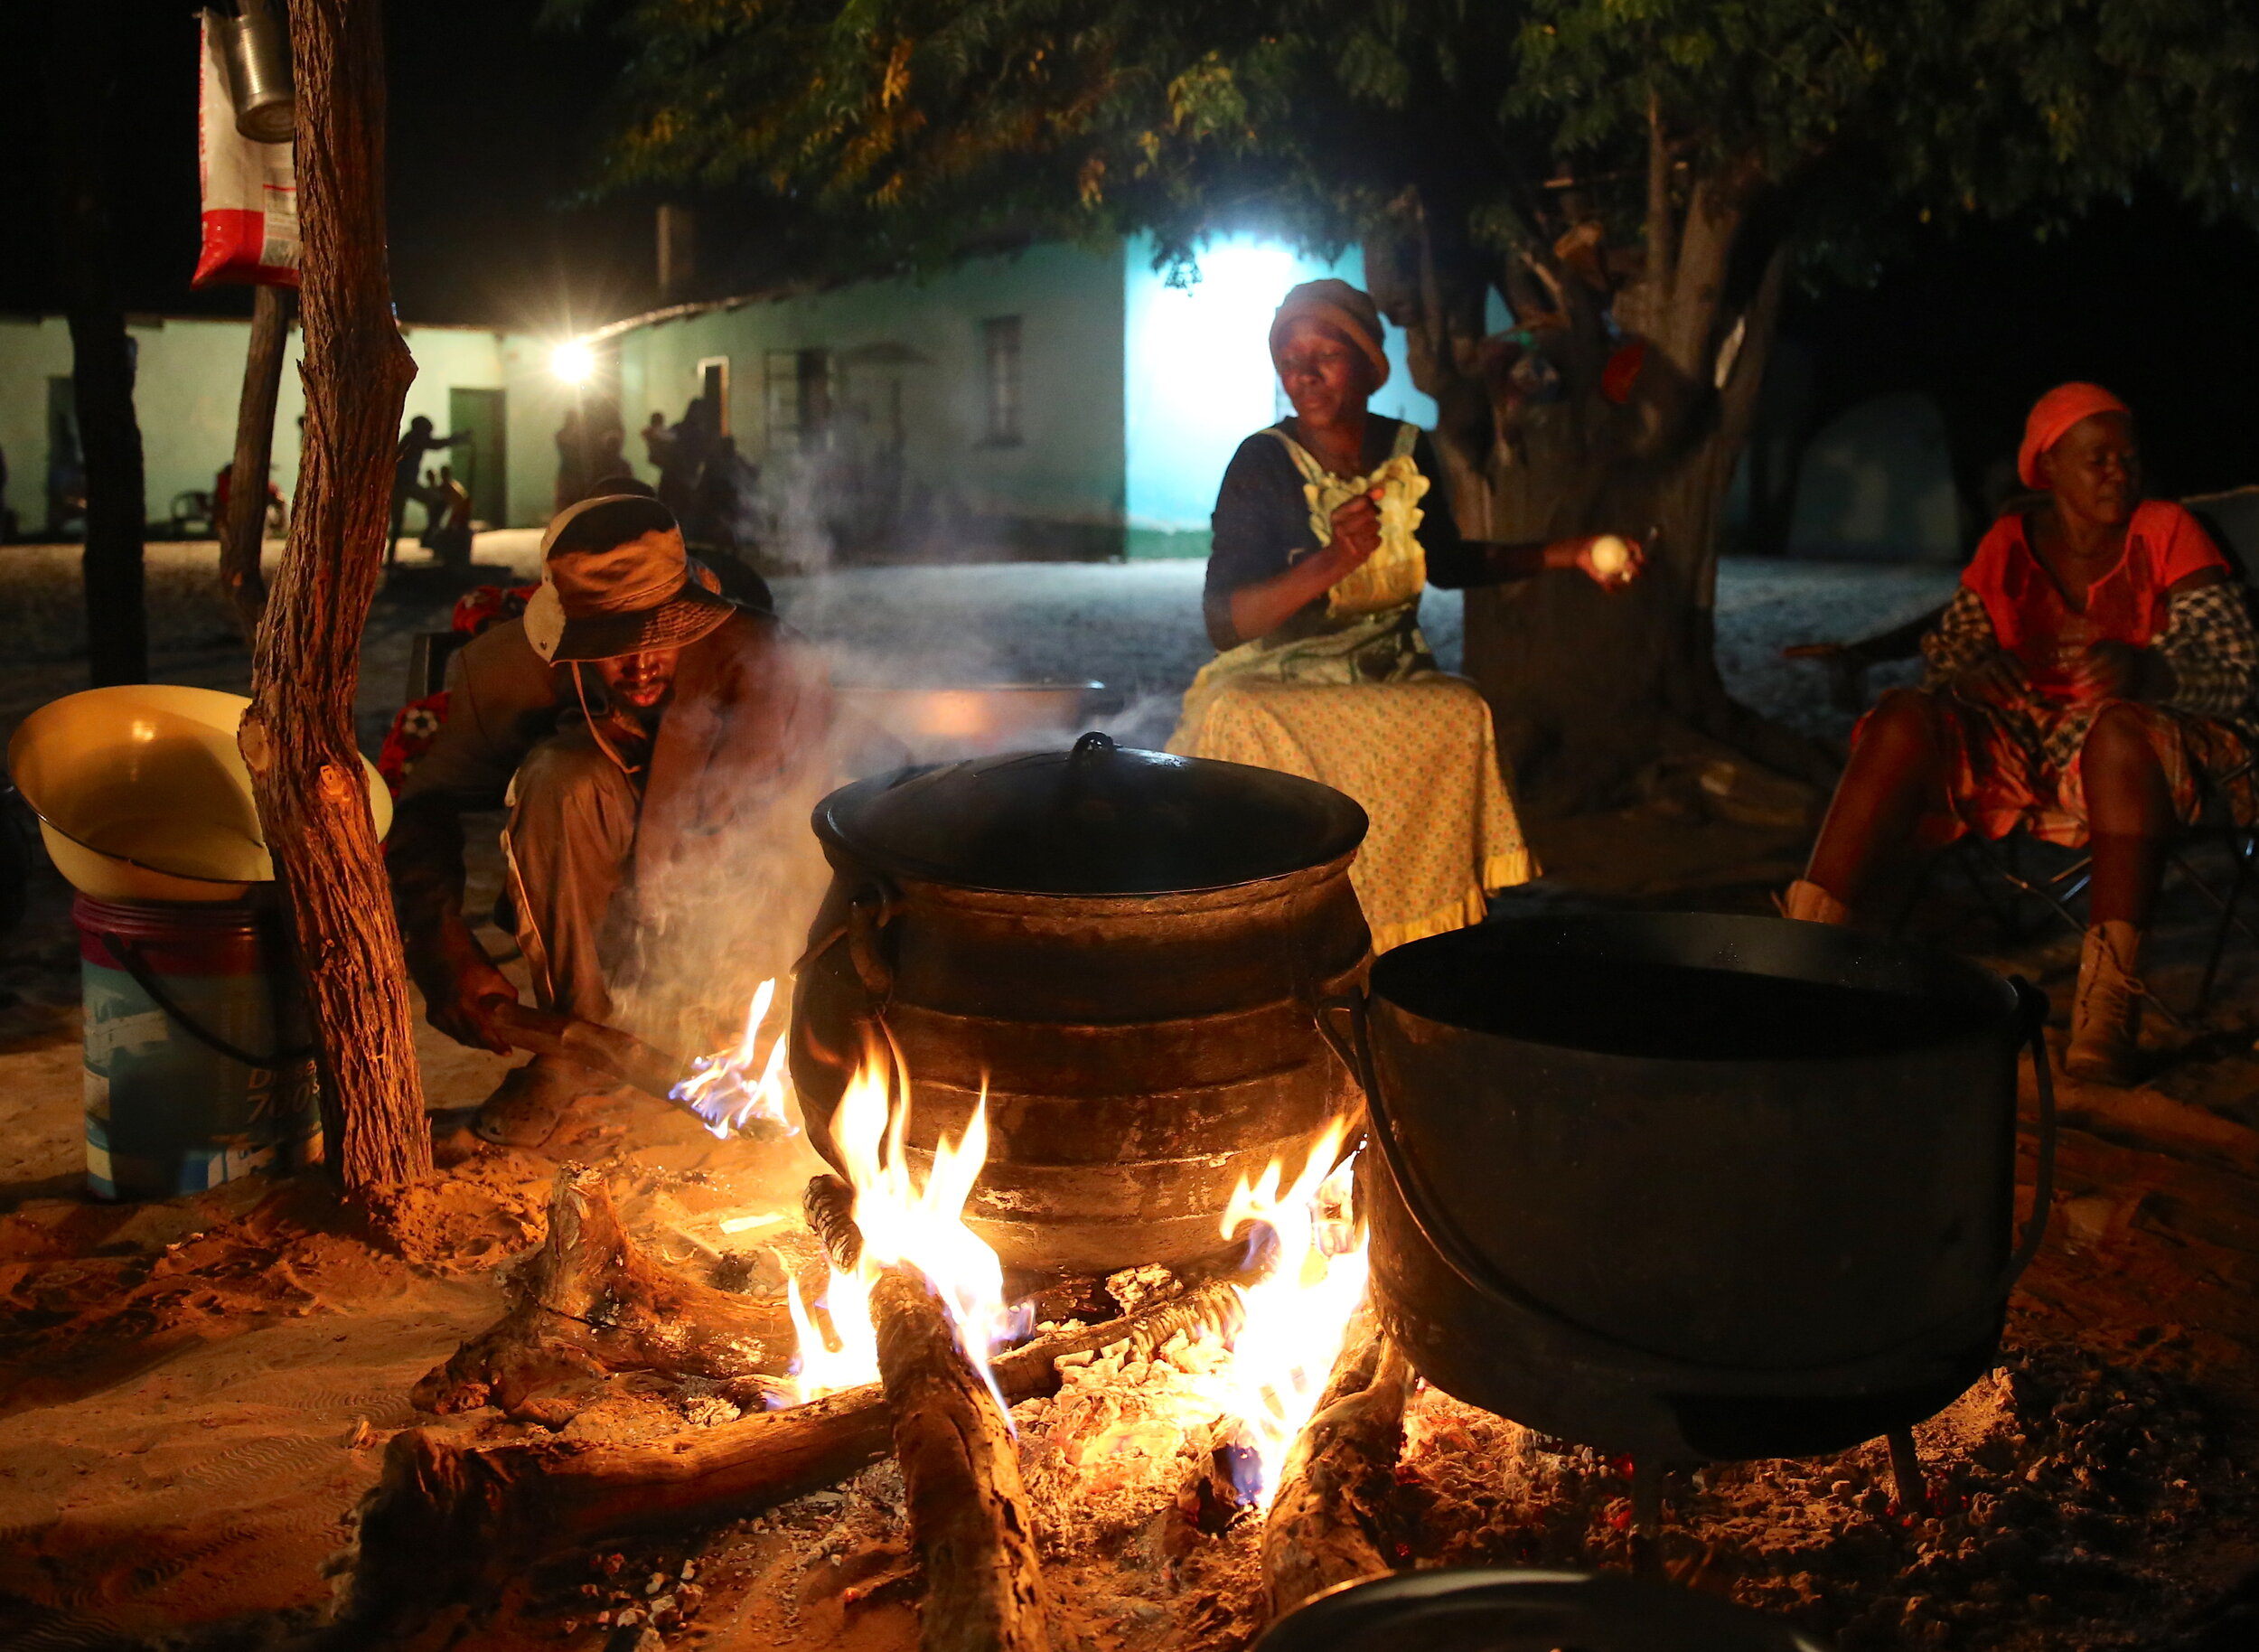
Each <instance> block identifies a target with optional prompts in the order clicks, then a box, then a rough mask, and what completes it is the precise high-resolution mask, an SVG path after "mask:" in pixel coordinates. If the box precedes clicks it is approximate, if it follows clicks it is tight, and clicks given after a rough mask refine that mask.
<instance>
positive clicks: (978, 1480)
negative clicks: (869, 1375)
mask: <svg viewBox="0 0 2259 1652" xmlns="http://www.w3.org/2000/svg"><path fill="white" fill-rule="evenodd" d="M871 1319H872V1322H873V1324H874V1325H875V1326H876V1328H877V1331H878V1369H879V1375H880V1377H881V1379H882V1381H883V1383H884V1384H885V1387H886V1403H887V1406H888V1408H889V1409H890V1410H891V1411H892V1412H893V1413H894V1442H895V1459H896V1460H898V1461H899V1462H900V1463H901V1464H902V1478H903V1484H904V1487H905V1489H906V1492H907V1501H908V1505H909V1512H910V1535H911V1537H912V1539H913V1541H914V1543H915V1544H916V1547H917V1552H918V1558H919V1560H920V1562H921V1563H923V1566H924V1569H925V1606H924V1610H923V1616H922V1618H921V1620H920V1629H919V1633H918V1644H919V1646H920V1647H921V1648H922V1652H1049V1647H1050V1645H1051V1638H1050V1634H1049V1632H1048V1630H1047V1629H1046V1627H1045V1621H1044V1619H1045V1598H1044V1582H1043V1569H1042V1566H1041V1565H1040V1564H1039V1563H1038V1562H1037V1561H1036V1529H1035V1521H1034V1517H1033V1516H1031V1514H1030V1513H1029V1511H1028V1507H1027V1492H1026V1488H1025V1487H1023V1486H1022V1485H1021V1484H1020V1475H1019V1450H1018V1447H1017V1445H1016V1444H1015V1443H1014V1441H1013V1439H1012V1429H1011V1423H1010V1422H1009V1420H1008V1419H1007V1418H1006V1416H1005V1415H1004V1413H1003V1412H1002V1411H1000V1410H999V1409H998V1406H997V1403H996V1398H995V1396H994V1395H992V1394H989V1386H988V1384H987V1383H985V1382H984V1381H982V1379H981V1375H980V1371H979V1369H978V1368H977V1367H976V1366H974V1364H973V1360H972V1358H971V1357H970V1356H967V1354H966V1352H965V1350H964V1349H963V1348H962V1347H960V1346H959V1345H958V1340H957V1331H956V1328H955V1327H954V1326H952V1325H951V1323H950V1318H949V1313H948V1310H947V1309H945V1308H944V1307H943V1306H942V1299H941V1297H940V1296H939V1295H938V1294H937V1293H936V1292H935V1291H934V1289H933V1286H932V1285H931V1284H930V1283H928V1282H927V1281H926V1278H925V1275H924V1274H923V1273H921V1272H918V1271H917V1270H916V1269H915V1268H913V1267H907V1266H895V1267H889V1268H886V1269H884V1270H883V1271H882V1272H880V1273H879V1275H878V1278H877V1280H876V1282H875V1283H874V1284H873V1285H872V1287H871Z"/></svg>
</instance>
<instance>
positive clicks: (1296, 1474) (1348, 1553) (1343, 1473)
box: [1263, 1307, 1412, 1617]
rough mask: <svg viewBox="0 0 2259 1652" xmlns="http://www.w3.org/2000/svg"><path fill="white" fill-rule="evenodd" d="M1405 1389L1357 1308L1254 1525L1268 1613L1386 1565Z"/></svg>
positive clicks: (1393, 1359)
mask: <svg viewBox="0 0 2259 1652" xmlns="http://www.w3.org/2000/svg"><path fill="white" fill-rule="evenodd" d="M1411 1386H1412V1371H1411V1366H1410V1365H1409V1364H1408V1363H1407V1362H1406V1360H1405V1358H1404V1356H1403V1354H1402V1352H1401V1350H1399V1349H1398V1348H1397V1347H1396V1345H1395V1344H1394V1343H1393V1342H1392V1340H1391V1339H1390V1338H1389V1337H1388V1334H1387V1333H1386V1332H1385V1331H1383V1330H1382V1328H1381V1327H1380V1322H1379V1320H1378V1319H1376V1318H1375V1317H1374V1315H1373V1310H1372V1309H1371V1308H1370V1307H1364V1308H1360V1309H1358V1310H1357V1314H1356V1317H1355V1318H1354V1319H1352V1320H1351V1321H1350V1326H1349V1335H1348V1336H1347V1337H1346V1338H1345V1339H1344V1341H1343V1343H1342V1348H1341V1353H1340V1355H1339V1356H1338V1357H1337V1358H1336V1360H1335V1361H1334V1369H1333V1375H1331V1376H1330V1377H1329V1378H1328V1379H1327V1380H1326V1388H1325V1392H1324V1393H1323V1394H1321V1395H1320V1397H1319V1399H1318V1403H1317V1412H1316V1413H1315V1414H1313V1415H1312V1417H1311V1418H1310V1421H1309V1425H1308V1427H1307V1428H1305V1429H1304V1430H1303V1431H1302V1434H1301V1437H1300V1438H1299V1439H1298V1440H1297V1441H1295V1446H1294V1450H1293V1452H1292V1454H1291V1455H1289V1457H1288V1459H1287V1465H1286V1471H1285V1473H1284V1474H1283V1475H1282V1476H1281V1477H1280V1479H1279V1491H1278V1495H1277V1496H1276V1497H1274V1498H1272V1500H1271V1505H1270V1517H1269V1519H1268V1520H1267V1521H1266V1522H1265V1523H1264V1525H1263V1588H1264V1592H1265V1594H1266V1595H1267V1596H1268V1598H1269V1601H1270V1610H1271V1613H1272V1615H1273V1616H1274V1617H1275V1616H1278V1615H1279V1614H1282V1613H1285V1612H1288V1611H1290V1610H1293V1609H1294V1608H1295V1607H1297V1606H1299V1605H1300V1604H1301V1603H1302V1602H1303V1601H1305V1600H1308V1599H1309V1598H1310V1597H1311V1596H1312V1595H1314V1594H1317V1593H1318V1592H1319V1591H1321V1590H1326V1589H1330V1588H1332V1587H1333V1586H1334V1585H1335V1584H1336V1583H1346V1582H1353V1581H1354V1580H1355V1579H1358V1578H1364V1577H1372V1576H1374V1575H1376V1574H1378V1573H1381V1572H1391V1571H1393V1570H1395V1566H1394V1563H1393V1562H1392V1560H1391V1558H1390V1546H1391V1545H1390V1544H1389V1542H1388V1539H1387V1537H1386V1535H1385V1523H1386V1515H1385V1510H1386V1508H1387V1504H1388V1498H1389V1494H1390V1489H1391V1488H1392V1486H1393V1484H1394V1477H1395V1469H1396V1460H1397V1457H1398V1455H1399V1453H1401V1451H1402V1450H1403V1444H1404V1405H1405V1403H1406V1402H1407V1401H1408V1400H1409V1399H1410V1398H1411Z"/></svg>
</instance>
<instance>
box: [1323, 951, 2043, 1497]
mask: <svg viewBox="0 0 2259 1652" xmlns="http://www.w3.org/2000/svg"><path fill="white" fill-rule="evenodd" d="M1352 1008H1353V1011H1354V1020H1355V1023H1356V1028H1355V1032H1354V1037H1352V1039H1351V1040H1350V1041H1349V1042H1350V1044H1351V1050H1350V1053H1351V1054H1352V1056H1353V1057H1354V1059H1356V1060H1358V1061H1359V1062H1360V1063H1361V1064H1362V1065H1363V1067H1364V1082H1365V1086H1366V1089H1367V1092H1368V1101H1369V1104H1370V1108H1371V1115H1372V1122H1373V1145H1374V1146H1375V1148H1376V1149H1377V1151H1375V1152H1372V1153H1368V1154H1366V1155H1365V1157H1364V1160H1363V1161H1362V1163H1361V1166H1360V1172H1361V1173H1360V1179H1359V1207H1360V1208H1361V1209H1362V1210H1363V1211H1364V1212H1365V1213H1366V1216H1367V1220H1368V1222H1369V1223H1370V1225H1371V1230H1372V1241H1373V1294H1374V1300H1375V1301H1376V1304H1377V1305H1378V1307H1379V1309H1380V1311H1381V1313H1382V1315H1383V1318H1384V1319H1385V1320H1386V1321H1387V1323H1388V1324H1389V1326H1390V1328H1391V1329H1392V1332H1393V1334H1394V1335H1395V1336H1396V1337H1397V1338H1398V1339H1399V1341H1400V1343H1401V1346H1402V1347H1404V1349H1405V1351H1406V1353H1407V1355H1408V1356H1409V1357H1410V1358H1411V1361H1412V1363H1413V1364H1414V1365H1415V1366H1417V1367H1418V1368H1419V1369H1420V1372H1421V1374H1422V1375H1425V1376H1426V1377H1427V1378H1428V1379H1429V1381H1431V1382H1433V1383H1435V1384H1437V1386H1439V1387H1440V1388H1442V1389H1444V1390H1445V1391H1446V1392H1448V1393H1450V1394H1454V1395H1457V1396H1458V1398H1460V1399H1463V1400H1466V1401H1467V1402H1469V1403H1473V1404H1476V1405H1479V1406H1481V1407H1483V1408H1484V1409H1485V1410H1487V1411H1491V1412H1495V1413H1498V1414H1500V1415H1503V1416H1506V1417H1511V1418H1513V1419H1514V1421H1516V1422H1522V1423H1523V1424H1525V1425H1527V1426H1529V1427H1532V1428H1534V1429H1538V1430H1540V1431H1543V1432H1546V1433H1551V1434H1555V1435H1559V1436H1561V1437H1563V1438H1566V1439H1570V1440H1575V1441H1581V1442H1584V1443H1586V1444H1589V1445H1594V1446H1598V1447H1602V1448H1604V1449H1607V1450H1618V1451H1630V1452H1634V1453H1652V1454H1655V1455H1658V1456H1660V1457H1662V1458H1664V1459H1667V1460H1683V1461H1698V1460H1709V1459H1729V1458H1750V1457H1775V1456H1803V1455H1810V1454H1815V1453H1819V1452H1823V1451H1832V1450H1842V1449H1845V1448H1847V1447H1849V1446H1851V1445H1854V1444H1856V1443H1858V1442H1859V1441H1862V1440H1867V1439H1871V1438H1873V1437H1874V1436H1876V1435H1878V1434H1881V1433H1884V1432H1886V1431H1889V1430H1891V1429H1894V1428H1899V1427H1903V1426H1906V1425H1907V1424H1909V1423H1911V1422H1917V1421H1918V1420H1920V1419H1921V1418H1924V1417H1926V1416H1929V1415H1930V1414H1932V1413H1935V1412H1936V1411H1938V1410H1939V1409H1941V1408H1942V1407H1944V1406H1945V1405H1946V1404H1948V1403H1951V1401H1952V1400H1953V1399H1954V1397H1955V1396H1956V1395H1958V1394H1960V1393H1961V1392H1962V1391H1963V1390H1964V1388H1965V1387H1967V1386H1968V1384H1970V1383H1971V1382H1973V1381H1974V1380H1975V1379H1976V1378H1977V1377H1978V1376H1979V1375H1982V1373H1983V1372H1984V1371H1985V1370H1986V1369H1987V1368H1989V1366H1991V1364H1992V1359H1993V1356H1994V1355H1995V1352H1996V1350H1997V1347H1998V1341H1999V1335H2000V1329H2001V1321H2002V1319H2003V1315H2004V1311H2005V1306H2006V1302H2007V1297H2008V1291H2009V1289H2010V1287H2011V1284H2012V1282H2013V1281H2014V1279H2015V1277H2016V1276H2017V1274H2018V1273H2019V1272H2020V1270H2021V1268H2022V1266H2023V1264H2024V1262H2027V1261H2028V1260H2029V1255H2030V1253H2031V1252H2032V1250H2033V1249H2034V1248H2036V1245H2037V1243H2038V1237H2039V1230H2040V1228H2041V1227H2042V1226H2043V1225H2044V1219H2045V1212H2046V1199H2047V1184H2048V1174H2049V1165H2050V1162H2051V1157H2052V1144H2053V1129H2052V1122H2053V1107H2052V1101H2051V1098H2049V1097H2048V1093H2047V1090H2046V1084H2045V1077H2046V1075H2045V1066H2044V1053H2042V1054H2041V1055H2040V1056H2039V1059H2040V1061H2041V1063H2042V1065H2041V1094H2042V1098H2043V1131H2042V1146H2041V1186H2040V1204H2039V1209H2038V1212H2037V1214H2036V1215H2035V1216H2034V1218H2033V1221H2032V1224H2031V1226H2030V1229H2029V1233H2028V1235H2027V1238H2026V1241H2025V1243H2024V1244H2022V1245H2020V1246H2014V1253H2013V1254H2011V1246H2013V1237H2014V1235H2013V1228H2014V1205H2013V1201H2014V1191H2015V1182H2014V1168H2015V1149H2016V1061H2017V1054H2018V1050H2019V1048H2020V1046H2021V1045H2022V1044H2023V1043H2024V1042H2025V1041H2026V1040H2027V1039H2028V1038H2029V1039H2034V1040H2035V1048H2037V1045H2036V1029H2037V1027H2038V1024H2039V1020H2040V1019H2041V1018H2043V1017H2044V1013H2045V1009H2046V1000H2045V999H2044V998H2043V997H2041V996H2040V995H2039V993H2038V992H2036V991H2035V990H2032V989H2030V988H2029V987H2027V986H2025V985H2023V983H2021V982H2015V983H2011V982H2010V981H2004V980H2002V979H2001V978H2000V977H1998V976H1996V975H1993V974H1992V973H1991V972H1990V971H1985V970H1982V969H1980V968H1978V967H1977V966H1975V965H1973V964H1971V963H1968V962H1964V961H1963V960H1960V959H1958V958H1954V957H1952V956H1950V955H1948V954H1945V953H1938V952H1934V951H1931V950H1928V949H1926V948H1919V947H1914V946H1908V945H1903V944H1898V943H1888V942H1880V941H1876V940H1874V939H1872V938H1870V937H1867V936H1864V935H1859V934H1852V933H1851V932H1849V931H1844V930H1839V929H1831V928H1826V927H1823V926H1821V925H1811V924H1793V923H1788V922H1786V921H1782V920H1776V919H1768V918H1746V917H1720V916H1711V915H1691V914H1614V915H1598V916H1583V917H1573V918H1549V919H1536V920H1525V921H1519V922H1510V923H1501V924H1491V925H1483V926H1480V927H1478V928H1474V929H1467V930H1461V931H1458V932H1457V933H1454V934H1448V935H1440V936H1437V937H1435V938H1433V939H1431V940H1427V941H1420V942H1415V943H1412V944H1411V945H1409V946H1403V947H1400V948H1397V949H1396V950H1394V951H1392V952H1391V953H1387V954H1386V955H1384V956H1383V957H1382V958H1381V959H1380V960H1379V961H1378V962H1376V963H1375V964H1374V966H1373V977H1372V987H1371V992H1370V997H1369V1000H1365V1001H1364V1003H1361V1004H1358V1005H1355V1006H1354V1007H1352Z"/></svg>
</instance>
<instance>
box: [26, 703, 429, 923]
mask: <svg viewBox="0 0 2259 1652" xmlns="http://www.w3.org/2000/svg"><path fill="white" fill-rule="evenodd" d="M250 705H251V702H250V701H249V700H248V699H244V698H243V696H241V695H240V694H222V693H220V691H219V690H214V689H184V688H176V687H172V686H169V685H164V684H136V685H133V686H130V687H122V688H114V689H89V690H86V692H84V693H82V694H72V695H69V696H67V697H65V698H64V699H58V700H55V701H53V702H52V703H51V704H48V705H45V706H42V707H41V708H40V709H38V710H37V711H35V712H33V714H32V715H31V716H30V717H28V718H24V719H23V726H22V727H19V728H18V729H17V730H16V731H15V735H14V738H12V739H11V740H10V741H9V742H8V772H9V774H11V775H12V776H13V777H14V781H15V786H16V790H17V791H19V792H21V793H23V801H24V802H25V803H29V804H30V805H31V806H32V809H33V812H34V813H36V814H37V815H38V816H39V830H40V836H41V838H42V840H44V841H45V842H46V845H47V852H48V854H49V855H50V856H51V857H52V859H53V860H54V862H55V868H56V870H58V871H60V872H61V874H62V875H63V876H64V877H65V878H68V879H70V883H71V885H72V887H75V888H78V889H80V890H81V891H83V892H84V893H86V894H88V895H92V896H98V898H100V899H103V900H114V901H226V900H238V899H240V898H241V897H242V896H243V895H244V894H245V893H246V892H247V891H248V888H249V887H250V886H251V885H253V884H256V883H268V882H271V881H272V880H273V878H274V876H275V863H274V861H273V859H271V858H270V857H269V856H268V855H267V840H266V839H265V838H264V837H263V836H262V835H261V834H260V831H259V825H258V809H257V807H256V806H255V805H254V804H253V803H252V801H251V774H250V770H249V769H248V768H246V767H245V766H244V763H243V755H242V754H241V753H240V752H239V751H238V750H237V749H236V744H235V735H236V727H237V725H238V724H239V723H241V722H242V720H243V714H244V712H246V711H247V710H248V709H250ZM361 767H362V768H363V769H365V770H366V771H367V780H368V785H369V808H370V813H371V815H372V816H373V817H374V820H375V823H376V830H377V836H378V837H379V838H380V839H381V838H382V837H383V836H384V834H385V833H386V832H387V831H389V830H390V829H391V825H392V797H391V793H389V792H388V791H387V790H386V789H385V785H384V781H383V778H382V777H381V776H380V774H378V773H377V770H376V765H374V764H371V763H370V762H369V760H368V759H367V758H365V757H364V758H362V759H361Z"/></svg>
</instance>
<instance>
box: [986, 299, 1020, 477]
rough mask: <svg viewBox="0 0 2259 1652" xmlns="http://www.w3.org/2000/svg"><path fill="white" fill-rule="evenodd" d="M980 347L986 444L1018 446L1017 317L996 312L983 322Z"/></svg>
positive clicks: (992, 445)
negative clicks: (985, 401) (986, 413)
mask: <svg viewBox="0 0 2259 1652" xmlns="http://www.w3.org/2000/svg"><path fill="white" fill-rule="evenodd" d="M980 348H981V355H982V358H983V364H984V368H985V377H984V380H983V382H984V384H985V386H986V388H987V390H988V408H989V431H988V436H987V438H986V439H987V442H988V445H989V446H991V447H1011V446H1017V445H1018V443H1019V440H1020V376H1019V361H1020V356H1019V317H1018V316H1017V315H998V316H993V317H991V318H990V319H989V320H987V321H984V322H982V323H981V324H980Z"/></svg>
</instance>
